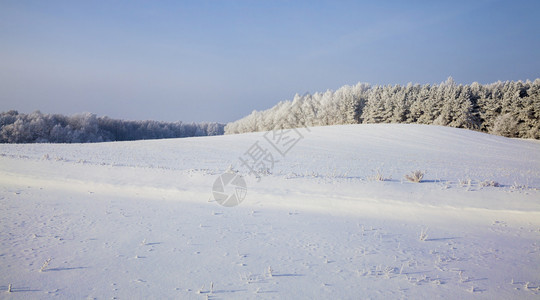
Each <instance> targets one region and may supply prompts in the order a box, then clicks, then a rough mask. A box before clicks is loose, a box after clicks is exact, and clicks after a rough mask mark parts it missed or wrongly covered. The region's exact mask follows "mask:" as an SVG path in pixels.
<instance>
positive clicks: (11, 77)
mask: <svg viewBox="0 0 540 300" xmlns="http://www.w3.org/2000/svg"><path fill="white" fill-rule="evenodd" d="M539 11H540V1H537V0H536V1H520V0H517V1H494V0H468V1H460V0H458V1H415V0H411V1H279V0H272V1H264V0H261V1H217V0H216V1H137V0H133V1H54V0H48V1H24V0H15V1H10V0H0V111H7V110H11V109H14V110H18V111H19V112H24V113H29V112H32V111H35V110H40V111H41V112H43V113H61V114H68V115H70V114H74V113H81V112H91V113H95V114H97V115H98V116H104V115H106V116H109V117H112V118H121V119H129V120H149V119H150V120H160V121H183V122H201V121H212V122H222V123H226V122H231V121H234V120H237V119H239V118H241V117H243V116H245V115H247V114H249V113H251V112H252V111H253V110H264V109H267V108H270V107H272V106H273V105H275V104H277V103H278V102H279V101H282V100H288V99H292V98H293V97H294V95H295V94H296V93H299V94H304V93H306V92H310V93H314V92H324V91H326V90H328V89H331V90H336V89H338V88H339V87H341V86H343V85H347V84H348V85H353V84H356V83H358V82H366V83H370V84H377V85H379V84H407V83H409V82H412V83H420V84H425V83H440V82H442V81H445V80H446V79H447V78H448V77H449V76H452V77H453V79H454V81H456V82H457V83H463V84H469V83H472V82H480V83H491V82H495V81H498V80H501V81H506V80H527V79H530V80H534V79H535V78H538V77H540V21H539V19H540V18H539V17H538V12H539Z"/></svg>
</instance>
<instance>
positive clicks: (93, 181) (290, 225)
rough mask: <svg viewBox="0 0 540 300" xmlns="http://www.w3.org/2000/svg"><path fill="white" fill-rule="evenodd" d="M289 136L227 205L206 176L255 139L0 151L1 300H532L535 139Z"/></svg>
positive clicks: (539, 279)
mask: <svg viewBox="0 0 540 300" xmlns="http://www.w3.org/2000/svg"><path fill="white" fill-rule="evenodd" d="M298 132H301V134H302V136H303V139H301V140H299V142H298V143H297V144H296V145H295V146H294V147H293V148H291V149H290V151H289V152H287V154H286V155H285V156H284V157H283V156H281V155H279V154H278V153H276V152H275V151H274V152H273V154H274V155H273V156H274V158H275V160H276V161H275V164H274V167H273V168H272V169H271V174H269V175H267V176H262V177H261V178H260V180H258V179H257V178H255V177H254V176H246V177H245V179H246V181H247V197H246V199H245V200H244V202H242V203H241V204H240V205H239V206H236V207H232V208H229V207H223V206H220V205H219V204H217V203H216V202H215V201H214V200H213V197H212V185H213V183H214V180H216V178H217V177H218V176H219V175H220V174H222V173H223V172H225V171H226V170H227V169H228V168H229V166H231V165H232V168H233V169H236V170H239V171H241V172H245V171H246V169H245V168H243V167H242V165H241V164H240V162H239V157H241V156H243V155H244V154H245V153H246V151H248V149H249V148H250V147H251V146H252V145H253V144H254V143H255V142H257V141H258V143H259V144H260V145H263V146H265V147H267V148H268V150H269V151H271V150H272V148H271V146H270V145H269V144H268V143H267V141H266V140H265V139H264V138H263V134H264V133H250V134H241V135H227V136H214V137H198V138H184V139H170V140H151V141H135V142H111V143H100V144H25V145H13V144H4V145H0V218H1V222H0V224H1V232H2V235H1V236H0V243H1V244H0V267H1V270H2V272H1V273H0V274H1V275H0V290H2V291H1V292H0V298H6V299H10V298H45V297H47V298H49V297H50V298H57V299H73V298H77V299H79V298H98V299H101V298H118V299H134V298H154V299H159V298H182V299H206V298H209V299H259V298H263V299H266V298H268V299H282V298H289V299H315V298H317V299H328V298H333V299H358V298H381V299H389V298H416V299H418V298H435V297H443V298H459V299H466V298H485V299H510V298H514V299H515V298H519V299H538V297H539V295H540V291H539V286H540V273H538V270H539V269H540V201H539V200H540V197H539V196H540V190H539V188H540V155H538V153H540V142H538V141H535V140H520V139H508V138H503V137H498V136H493V135H487V134H483V133H479V132H473V131H468V130H461V129H455V128H447V127H438V126H424V125H397V124H377V125H341V126H328V127H315V128H309V130H308V129H305V128H300V129H298ZM415 170H422V171H424V172H425V176H424V181H423V182H421V183H410V182H407V181H406V180H403V179H402V178H403V176H404V175H405V174H408V173H410V172H412V171H415ZM377 172H379V173H380V174H382V175H383V177H384V178H387V179H388V180H385V181H377V180H375V179H373V178H374V176H375V175H376V174H377ZM484 181H495V182H497V183H499V186H498V187H495V186H483V185H482V184H481V183H482V182H484ZM425 231H427V237H425V239H424V240H421V238H420V236H421V233H422V232H425ZM49 258H50V259H51V260H50V262H49V263H48V265H46V266H44V263H45V262H46V261H47V260H48V259H49ZM42 268H43V270H42V271H40V269H42ZM9 285H11V292H8V289H9Z"/></svg>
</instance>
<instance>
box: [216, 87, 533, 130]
mask: <svg viewBox="0 0 540 300" xmlns="http://www.w3.org/2000/svg"><path fill="white" fill-rule="evenodd" d="M362 123H416V124H434V125H442V126H451V127H457V128H467V129H472V130H478V131H482V132H487V133H492V134H497V135H502V136H506V137H519V138H533V139H540V79H536V80H534V81H529V80H528V81H526V82H523V81H505V82H501V81H499V82H495V83H491V84H479V83H477V82H475V83H472V84H470V85H461V84H460V85H457V84H456V83H455V82H454V80H453V79H452V78H451V77H450V78H448V80H446V81H445V82H442V83H440V84H433V85H430V84H424V85H420V84H411V83H409V84H407V85H405V86H402V85H385V86H381V85H369V84H366V83H358V84H357V85H354V86H348V85H346V86H343V87H341V88H339V89H338V90H336V91H331V90H328V91H326V92H324V93H314V94H309V93H306V94H305V95H298V94H297V95H296V96H295V97H294V98H293V100H292V101H282V102H279V103H278V104H277V105H275V106H274V107H272V108H270V109H267V110H264V111H253V112H252V113H251V114H250V115H248V116H246V117H244V118H242V119H240V120H237V121H235V122H231V123H229V124H227V125H226V126H225V134H235V133H244V132H253V131H268V130H273V129H275V128H292V127H304V126H324V125H338V124H362Z"/></svg>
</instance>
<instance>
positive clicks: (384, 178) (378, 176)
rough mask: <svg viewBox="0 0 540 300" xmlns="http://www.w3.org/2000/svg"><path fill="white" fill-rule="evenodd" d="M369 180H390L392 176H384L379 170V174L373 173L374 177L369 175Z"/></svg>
mask: <svg viewBox="0 0 540 300" xmlns="http://www.w3.org/2000/svg"><path fill="white" fill-rule="evenodd" d="M368 180H371V181H386V180H390V178H386V177H384V175H383V174H382V173H381V172H379V171H377V174H375V175H373V176H372V177H369V178H368Z"/></svg>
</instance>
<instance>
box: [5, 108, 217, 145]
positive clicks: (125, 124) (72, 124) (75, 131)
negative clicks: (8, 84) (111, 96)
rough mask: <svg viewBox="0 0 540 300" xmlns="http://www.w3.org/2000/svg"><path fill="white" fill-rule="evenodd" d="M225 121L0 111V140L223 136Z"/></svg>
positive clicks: (56, 141)
mask: <svg viewBox="0 0 540 300" xmlns="http://www.w3.org/2000/svg"><path fill="white" fill-rule="evenodd" d="M224 126H225V125H224V124H219V123H197V124H196V123H189V124H188V123H182V122H172V123H171V122H158V121H126V120H118V119H111V118H109V117H97V116H96V115H95V114H91V113H83V114H76V115H73V116H64V115H59V114H42V113H41V112H39V111H36V112H33V113H31V114H22V113H18V112H17V111H13V110H12V111H8V112H3V113H1V114H0V143H93V142H107V141H133V140H146V139H163V138H180V137H193V136H208V135H222V134H223V127H224Z"/></svg>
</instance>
